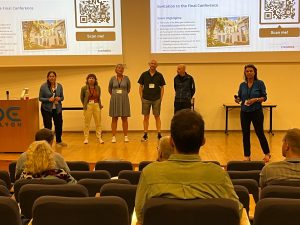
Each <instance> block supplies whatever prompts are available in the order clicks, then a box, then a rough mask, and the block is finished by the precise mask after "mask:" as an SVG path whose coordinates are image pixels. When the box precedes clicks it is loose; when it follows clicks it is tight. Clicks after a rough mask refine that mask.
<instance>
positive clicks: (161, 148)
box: [157, 136, 174, 161]
mask: <svg viewBox="0 0 300 225" xmlns="http://www.w3.org/2000/svg"><path fill="white" fill-rule="evenodd" d="M157 150H158V161H165V160H168V159H169V157H170V155H172V154H173V153H174V148H173V146H171V144H170V136H164V137H162V138H161V139H160V140H159V144H158V149H157Z"/></svg>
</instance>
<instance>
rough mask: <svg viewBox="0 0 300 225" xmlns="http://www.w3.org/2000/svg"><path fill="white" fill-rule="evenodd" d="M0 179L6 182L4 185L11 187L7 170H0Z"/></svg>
mask: <svg viewBox="0 0 300 225" xmlns="http://www.w3.org/2000/svg"><path fill="white" fill-rule="evenodd" d="M0 179H1V180H3V181H4V182H5V184H6V187H7V188H8V189H10V188H11V186H12V184H11V181H10V177H9V174H8V172H7V171H5V170H0Z"/></svg>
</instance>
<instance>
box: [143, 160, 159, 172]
mask: <svg viewBox="0 0 300 225" xmlns="http://www.w3.org/2000/svg"><path fill="white" fill-rule="evenodd" d="M153 162H155V161H141V162H140V163H139V171H142V170H143V169H144V167H145V166H147V165H148V164H150V163H153Z"/></svg>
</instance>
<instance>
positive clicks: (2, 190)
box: [0, 185, 10, 221]
mask: <svg viewBox="0 0 300 225" xmlns="http://www.w3.org/2000/svg"><path fill="white" fill-rule="evenodd" d="M0 196H6V197H10V192H9V190H8V189H7V187H6V186H4V185H0ZM0 221H1V220H0Z"/></svg>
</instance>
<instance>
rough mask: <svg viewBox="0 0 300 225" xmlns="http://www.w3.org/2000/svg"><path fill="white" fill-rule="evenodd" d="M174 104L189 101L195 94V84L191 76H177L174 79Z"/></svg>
mask: <svg viewBox="0 0 300 225" xmlns="http://www.w3.org/2000/svg"><path fill="white" fill-rule="evenodd" d="M174 89H175V102H186V101H191V98H192V97H193V96H194V94H195V91H196V89H195V82H194V79H193V77H192V76H191V75H189V74H187V73H185V75H184V76H180V75H179V74H177V75H176V76H175V78H174Z"/></svg>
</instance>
